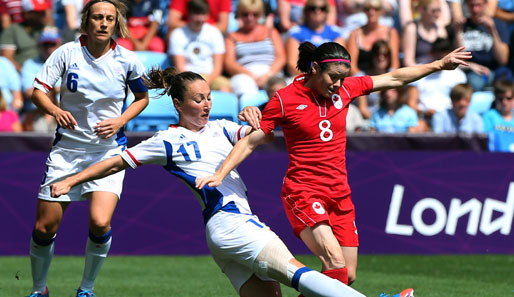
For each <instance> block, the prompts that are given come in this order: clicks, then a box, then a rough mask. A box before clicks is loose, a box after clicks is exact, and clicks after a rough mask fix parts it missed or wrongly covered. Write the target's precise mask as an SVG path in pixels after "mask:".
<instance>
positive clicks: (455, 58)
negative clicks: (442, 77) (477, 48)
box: [439, 46, 471, 70]
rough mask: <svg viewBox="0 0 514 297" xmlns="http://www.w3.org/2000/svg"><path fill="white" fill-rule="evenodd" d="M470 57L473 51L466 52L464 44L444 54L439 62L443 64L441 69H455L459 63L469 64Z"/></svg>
mask: <svg viewBox="0 0 514 297" xmlns="http://www.w3.org/2000/svg"><path fill="white" fill-rule="evenodd" d="M469 59H471V52H465V51H464V47H463V46H462V47H459V48H457V49H455V50H453V52H451V53H449V54H447V55H446V56H444V57H443V58H442V59H441V60H439V63H440V65H441V70H453V69H455V68H457V67H458V66H459V65H464V66H469V64H468V63H467V62H466V60H469Z"/></svg>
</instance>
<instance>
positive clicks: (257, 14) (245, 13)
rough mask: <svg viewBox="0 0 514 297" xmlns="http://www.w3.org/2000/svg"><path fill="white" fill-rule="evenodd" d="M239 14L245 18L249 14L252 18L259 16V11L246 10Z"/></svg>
mask: <svg viewBox="0 0 514 297" xmlns="http://www.w3.org/2000/svg"><path fill="white" fill-rule="evenodd" d="M241 16H242V17H245V18H247V17H249V16H253V17H254V18H257V17H259V16H260V13H258V12H256V11H253V12H249V11H246V12H243V13H241Z"/></svg>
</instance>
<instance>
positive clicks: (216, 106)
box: [210, 91, 239, 123]
mask: <svg viewBox="0 0 514 297" xmlns="http://www.w3.org/2000/svg"><path fill="white" fill-rule="evenodd" d="M211 100H212V108H211V113H210V120H211V121H212V120H216V119H227V120H230V121H233V122H236V123H237V122H238V120H237V115H238V113H239V100H238V99H237V96H236V95H235V94H233V93H227V92H221V91H212V92H211Z"/></svg>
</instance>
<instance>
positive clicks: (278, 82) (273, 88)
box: [258, 76, 287, 111]
mask: <svg viewBox="0 0 514 297" xmlns="http://www.w3.org/2000/svg"><path fill="white" fill-rule="evenodd" d="M286 86H287V83H286V81H285V80H284V79H283V78H282V77H278V76H273V77H272V78H270V79H269V80H268V83H267V84H266V95H267V96H268V101H269V100H270V99H271V98H272V97H273V96H275V93H276V92H277V91H278V90H280V89H282V88H285V87H286ZM266 103H267V102H266ZM266 103H264V104H262V105H260V106H258V107H259V109H260V110H261V111H262V110H264V107H266Z"/></svg>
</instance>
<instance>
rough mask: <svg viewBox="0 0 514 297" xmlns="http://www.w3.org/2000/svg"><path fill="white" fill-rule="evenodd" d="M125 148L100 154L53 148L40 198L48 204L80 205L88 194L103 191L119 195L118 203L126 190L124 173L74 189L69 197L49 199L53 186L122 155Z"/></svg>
mask: <svg viewBox="0 0 514 297" xmlns="http://www.w3.org/2000/svg"><path fill="white" fill-rule="evenodd" d="M122 148H123V147H122V146H119V147H116V148H113V149H110V150H107V151H101V152H92V153H89V152H84V151H83V150H82V151H78V150H70V149H64V148H60V147H53V148H52V150H51V151H50V154H49V155H48V158H47V159H46V171H45V174H44V176H43V180H42V181H41V186H40V187H39V194H38V198H39V199H42V200H48V201H59V202H68V201H81V200H85V199H86V196H85V195H86V194H87V193H90V192H96V191H102V192H112V193H114V194H116V195H118V199H119V197H120V194H121V190H122V187H123V178H124V177H125V170H123V171H120V172H118V173H115V174H113V175H110V176H107V177H104V178H101V179H98V180H94V181H89V182H85V183H83V184H80V185H77V186H75V187H73V188H72V189H71V190H70V192H69V193H68V194H67V195H61V196H59V197H58V198H52V197H51V196H50V185H51V184H53V183H55V182H58V181H60V180H63V179H65V178H66V177H68V176H70V175H73V174H75V173H78V172H80V171H82V170H84V169H86V168H87V167H89V166H91V165H93V164H95V163H98V162H100V161H102V160H105V159H109V158H110V157H113V156H116V155H119V154H121V152H122Z"/></svg>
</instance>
